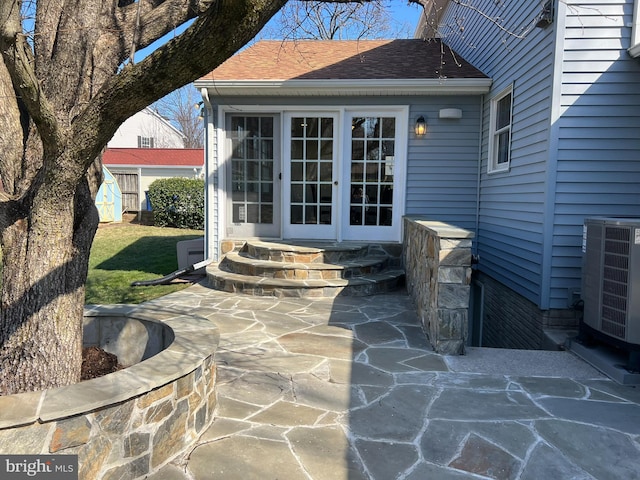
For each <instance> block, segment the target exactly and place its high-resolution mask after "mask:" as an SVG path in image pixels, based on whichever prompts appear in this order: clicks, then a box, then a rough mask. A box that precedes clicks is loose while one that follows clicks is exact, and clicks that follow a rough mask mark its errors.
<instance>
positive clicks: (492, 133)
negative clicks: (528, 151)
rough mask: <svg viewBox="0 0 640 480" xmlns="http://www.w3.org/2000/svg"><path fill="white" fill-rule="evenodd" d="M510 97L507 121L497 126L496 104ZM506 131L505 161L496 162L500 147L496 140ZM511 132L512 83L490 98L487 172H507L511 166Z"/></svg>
mask: <svg viewBox="0 0 640 480" xmlns="http://www.w3.org/2000/svg"><path fill="white" fill-rule="evenodd" d="M508 96H510V97H511V105H510V106H509V107H510V108H509V123H508V124H506V125H504V126H502V127H500V128H497V126H496V122H497V121H498V106H499V103H500V101H501V100H503V99H505V98H506V97H508ZM505 132H507V133H508V134H509V139H508V142H507V161H506V162H501V163H498V155H499V152H500V149H499V148H498V145H497V142H498V140H499V137H500V135H502V134H504V133H505ZM512 134H513V84H511V85H509V86H508V87H507V88H505V89H504V90H502V91H501V92H500V93H498V94H497V95H496V96H495V97H493V98H492V99H491V106H490V115H489V152H488V159H489V161H488V165H487V172H488V173H499V172H507V171H509V169H510V168H511V139H512Z"/></svg>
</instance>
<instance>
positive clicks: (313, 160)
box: [290, 117, 334, 225]
mask: <svg viewBox="0 0 640 480" xmlns="http://www.w3.org/2000/svg"><path fill="white" fill-rule="evenodd" d="M333 123H334V121H333V118H332V117H293V118H292V119H291V159H292V160H300V161H292V162H291V164H290V168H291V172H290V173H291V175H290V178H291V187H290V188H291V207H290V214H291V223H292V224H305V225H330V224H331V218H332V210H331V203H332V202H333V151H334V148H333V147H334V145H333V131H334V124H333Z"/></svg>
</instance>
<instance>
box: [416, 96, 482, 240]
mask: <svg viewBox="0 0 640 480" xmlns="http://www.w3.org/2000/svg"><path fill="white" fill-rule="evenodd" d="M414 102H415V100H414ZM442 108H459V109H461V110H462V118H461V119H459V120H452V119H440V118H438V115H439V110H440V109H442ZM480 110H481V100H480V97H477V96H471V97H456V98H447V97H435V98H429V99H424V100H422V101H421V102H420V103H413V104H412V105H411V109H410V114H409V118H410V119H414V118H417V117H419V116H420V115H424V117H425V119H427V125H428V126H427V129H428V131H427V135H426V136H425V137H424V138H415V135H412V134H410V135H409V147H408V165H407V167H408V168H407V191H406V198H407V204H406V213H407V214H408V215H424V216H426V217H428V218H429V219H433V220H439V221H442V222H446V223H450V224H453V225H456V226H459V227H461V228H466V229H469V230H475V221H476V213H477V211H476V205H477V198H478V197H477V192H478V167H479V160H478V159H479V148H480V134H479V132H480ZM409 123H410V125H409V126H410V128H411V127H412V125H411V122H409Z"/></svg>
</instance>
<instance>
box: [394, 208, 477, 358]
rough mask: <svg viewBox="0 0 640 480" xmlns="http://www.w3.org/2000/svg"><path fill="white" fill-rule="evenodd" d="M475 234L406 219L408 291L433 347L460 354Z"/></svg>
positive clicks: (404, 249)
mask: <svg viewBox="0 0 640 480" xmlns="http://www.w3.org/2000/svg"><path fill="white" fill-rule="evenodd" d="M472 239H473V233H472V232H470V231H468V230H464V229H462V228H458V227H455V226H453V225H448V224H446V223H442V222H437V221H429V220H426V219H421V218H419V217H405V218H404V240H403V243H404V245H403V260H404V268H405V271H406V279H407V280H406V281H407V291H408V292H409V295H410V296H411V298H412V299H413V301H414V304H415V305H416V309H417V311H418V315H419V317H420V319H421V321H422V327H423V329H424V331H425V333H426V334H427V337H428V339H429V342H430V343H431V346H432V347H433V349H434V351H436V352H438V353H442V354H454V355H455V354H463V353H464V347H465V343H466V339H467V332H468V322H469V297H470V291H471V286H470V285H471V244H472Z"/></svg>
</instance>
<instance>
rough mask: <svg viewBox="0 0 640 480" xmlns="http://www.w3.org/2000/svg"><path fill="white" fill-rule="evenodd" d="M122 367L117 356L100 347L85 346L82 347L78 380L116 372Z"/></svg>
mask: <svg viewBox="0 0 640 480" xmlns="http://www.w3.org/2000/svg"><path fill="white" fill-rule="evenodd" d="M123 368H124V367H123V366H122V365H120V364H119V363H118V357H116V356H115V355H114V354H113V353H109V352H105V351H104V350H103V349H101V348H100V347H85V348H83V349H82V373H81V374H80V380H90V379H92V378H98V377H102V376H103V375H106V374H108V373H113V372H117V371H118V370H122V369H123Z"/></svg>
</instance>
